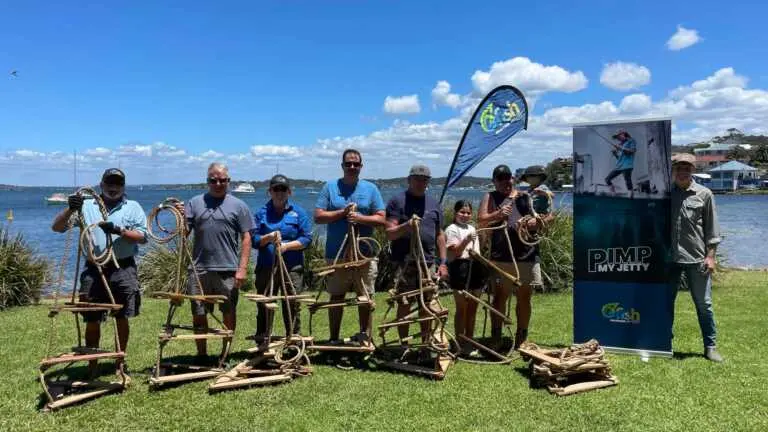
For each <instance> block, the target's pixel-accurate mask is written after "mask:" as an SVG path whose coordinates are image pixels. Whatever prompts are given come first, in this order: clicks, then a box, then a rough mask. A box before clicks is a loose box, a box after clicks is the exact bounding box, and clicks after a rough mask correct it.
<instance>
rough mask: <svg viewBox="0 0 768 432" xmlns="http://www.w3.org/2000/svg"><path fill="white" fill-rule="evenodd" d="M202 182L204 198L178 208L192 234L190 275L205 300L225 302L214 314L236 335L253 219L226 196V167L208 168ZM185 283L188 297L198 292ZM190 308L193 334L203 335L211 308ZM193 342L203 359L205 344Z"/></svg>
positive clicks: (240, 204) (199, 305)
mask: <svg viewBox="0 0 768 432" xmlns="http://www.w3.org/2000/svg"><path fill="white" fill-rule="evenodd" d="M206 181H207V183H208V192H206V193H204V194H200V195H197V196H194V197H192V198H191V199H190V200H189V201H188V202H187V203H185V204H184V205H183V206H181V207H180V210H182V211H184V215H185V217H186V219H187V226H188V227H189V229H190V230H192V231H194V233H195V237H194V242H193V247H192V259H193V263H192V264H191V268H190V272H192V271H195V272H197V274H198V276H199V278H200V283H201V284H202V285H203V290H204V291H205V294H206V295H224V296H226V297H227V299H226V301H224V302H223V303H220V304H219V309H220V310H221V313H222V315H223V317H224V320H223V322H224V325H225V326H226V327H227V328H228V329H229V330H232V331H235V326H236V325H237V314H236V312H237V300H238V297H239V289H240V286H241V285H242V284H243V282H244V281H245V278H246V276H247V269H248V260H249V259H250V256H251V233H250V231H251V228H253V217H252V216H251V211H250V210H249V209H248V206H247V205H246V204H245V203H244V202H243V201H242V200H240V199H239V198H237V197H235V196H234V195H232V194H230V193H227V188H228V186H229V181H230V178H229V170H228V168H227V166H226V165H224V164H221V163H217V162H214V163H212V164H211V165H210V166H209V167H208V177H207V179H206ZM238 249H239V250H238ZM188 281H189V286H188V288H187V291H188V292H189V293H195V292H197V286H196V283H197V278H195V277H193V276H192V275H190V277H189V278H188ZM191 304H192V324H193V325H194V326H195V328H196V329H201V330H204V329H207V328H208V317H207V315H206V314H207V313H208V312H210V311H212V307H211V305H210V304H203V302H200V301H192V302H191ZM195 342H196V343H197V355H198V357H206V356H207V346H206V341H205V339H198V340H196V341H195Z"/></svg>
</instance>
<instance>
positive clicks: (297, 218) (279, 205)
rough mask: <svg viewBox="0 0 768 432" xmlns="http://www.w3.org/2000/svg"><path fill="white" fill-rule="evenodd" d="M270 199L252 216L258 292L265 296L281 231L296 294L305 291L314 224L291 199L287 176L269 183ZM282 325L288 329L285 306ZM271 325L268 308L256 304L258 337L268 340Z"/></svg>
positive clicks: (296, 330) (296, 326)
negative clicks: (307, 253) (306, 251)
mask: <svg viewBox="0 0 768 432" xmlns="http://www.w3.org/2000/svg"><path fill="white" fill-rule="evenodd" d="M269 196H270V200H269V201H267V203H266V204H264V206H263V207H261V208H260V209H259V210H258V211H256V212H255V213H254V216H253V222H254V224H253V226H254V228H253V229H252V230H251V238H252V244H253V248H254V249H257V250H258V251H259V255H258V258H257V259H256V275H255V276H256V277H255V279H256V292H257V293H259V294H264V293H266V291H267V289H268V288H269V279H270V277H271V276H272V264H273V263H274V260H275V253H276V250H275V244H274V241H275V238H276V235H277V234H276V233H277V232H280V237H281V244H280V249H281V251H282V254H283V260H284V261H285V265H286V267H287V268H288V270H289V272H290V279H291V282H292V283H293V286H294V288H295V289H296V294H299V293H300V292H302V291H303V290H304V286H303V272H304V249H305V248H306V247H307V246H309V243H310V242H311V241H312V224H311V222H310V219H309V216H308V215H307V212H306V211H305V210H304V209H303V208H301V207H300V206H299V205H298V204H296V203H294V202H293V201H291V200H290V196H291V185H290V182H289V181H288V178H287V177H285V176H284V175H280V174H278V175H276V176H274V177H272V179H271V180H270V181H269ZM279 286H280V285H279V280H275V289H274V290H273V292H272V294H273V295H279V294H280V292H279V291H278V287H279ZM291 316H292V317H293V334H300V332H301V328H300V325H301V323H300V321H299V304H298V302H292V305H291ZM283 323H284V324H285V327H286V329H288V328H289V321H288V311H287V308H286V304H285V303H283ZM270 324H271V323H268V320H267V309H266V308H265V307H264V304H263V303H258V305H257V316H256V334H257V335H258V336H262V337H266V336H268V333H269V332H271V329H270V328H268V327H271V325H270Z"/></svg>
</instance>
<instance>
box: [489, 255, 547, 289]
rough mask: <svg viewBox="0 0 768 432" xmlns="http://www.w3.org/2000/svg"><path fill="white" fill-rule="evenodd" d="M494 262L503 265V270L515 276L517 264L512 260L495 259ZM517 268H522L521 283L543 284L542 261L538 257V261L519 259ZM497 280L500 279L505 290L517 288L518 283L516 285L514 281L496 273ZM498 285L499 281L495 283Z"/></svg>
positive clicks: (527, 284) (528, 284) (524, 284)
mask: <svg viewBox="0 0 768 432" xmlns="http://www.w3.org/2000/svg"><path fill="white" fill-rule="evenodd" d="M493 263H494V264H496V265H497V266H499V267H501V269H502V270H504V271H505V272H507V273H509V274H511V275H512V276H515V274H516V272H515V264H514V263H512V262H506V261H493ZM517 268H518V269H519V270H520V275H519V276H518V278H519V279H520V283H521V284H522V286H541V285H542V281H541V263H540V262H539V260H538V258H537V259H536V261H522V262H521V261H518V262H517ZM495 279H496V281H500V283H501V287H502V288H504V289H505V290H510V291H512V292H514V291H515V288H516V287H517V285H515V284H514V283H513V282H512V281H510V280H509V279H507V278H505V277H501V276H500V275H498V274H497V275H495ZM495 285H498V282H497V283H496V284H495Z"/></svg>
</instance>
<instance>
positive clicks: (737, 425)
mask: <svg viewBox="0 0 768 432" xmlns="http://www.w3.org/2000/svg"><path fill="white" fill-rule="evenodd" d="M765 281H766V273H764V272H730V273H728V274H726V275H724V276H723V278H722V279H721V280H720V281H719V282H718V284H717V286H716V288H715V293H714V297H715V313H716V317H717V319H718V324H719V330H720V335H721V336H720V348H721V351H722V353H723V354H724V355H725V357H726V362H725V363H724V364H720V365H718V364H713V363H710V362H708V361H706V360H704V359H703V358H702V357H701V356H700V353H701V341H700V335H699V330H698V326H697V323H696V318H695V312H694V310H693V305H692V302H691V300H690V296H689V295H688V293H680V296H679V297H678V302H677V316H676V320H675V335H676V337H675V340H674V347H675V351H676V352H678V353H679V357H678V358H675V359H656V358H654V359H651V360H650V361H649V362H647V363H645V362H642V361H641V360H640V359H639V358H638V357H635V356H629V355H610V356H609V359H610V361H611V364H612V365H613V367H614V370H615V373H616V375H617V376H618V377H619V379H620V380H621V383H620V384H619V385H618V386H617V387H612V388H608V389H602V390H597V391H593V392H589V393H584V394H579V395H573V396H567V397H564V398H559V397H556V396H554V395H550V394H549V393H547V392H546V391H545V390H532V389H529V387H528V381H527V379H526V377H525V376H524V375H523V373H522V372H523V370H524V368H523V366H524V365H523V363H522V361H520V360H518V361H516V362H515V363H513V365H511V366H478V365H470V364H466V363H458V364H456V365H455V366H453V367H452V368H450V369H449V371H448V374H447V377H446V379H445V380H444V381H430V380H426V379H423V378H418V377H413V376H407V375H403V374H399V373H393V372H386V371H375V370H366V371H361V370H352V371H344V370H341V369H337V368H334V367H332V366H322V365H320V366H316V367H315V373H314V375H313V376H311V377H306V378H299V379H297V380H295V381H294V382H291V383H287V384H283V385H278V386H272V387H264V388H251V389H247V390H239V391H231V392H225V393H220V394H216V395H208V394H207V385H208V382H197V383H191V384H186V385H182V386H179V387H175V388H169V389H167V390H161V391H158V392H149V391H148V387H147V384H146V379H147V376H146V375H145V374H144V370H146V369H147V368H149V367H150V366H151V365H152V362H153V359H154V356H155V349H156V335H157V332H158V330H159V327H160V324H161V323H162V322H163V320H164V314H165V311H166V307H167V303H165V302H161V301H157V300H149V299H145V301H144V305H143V311H142V315H141V316H140V317H137V318H135V319H134V320H132V338H131V345H130V346H129V354H128V363H129V366H130V368H131V370H132V371H133V385H132V387H131V388H130V389H129V390H128V391H127V392H125V393H123V394H121V395H112V396H107V397H103V398H101V399H97V400H94V401H91V402H88V403H86V404H84V405H80V406H76V407H71V408H67V409H65V410H63V411H60V412H56V413H47V414H46V413H41V412H38V410H37V407H38V397H39V396H40V393H41V391H40V387H39V384H38V383H37V381H36V366H37V363H38V361H39V360H40V358H41V357H42V356H43V353H44V350H45V343H46V337H47V334H48V327H49V321H48V319H47V318H46V315H47V309H46V308H45V307H44V306H30V307H24V308H14V309H10V310H7V311H4V312H0V328H2V329H3V331H2V334H1V335H0V372H2V373H1V374H0V430H4V431H11V430H13V431H16V430H107V429H109V430H121V431H131V430H189V431H192V430H318V431H332V430H348V431H353V430H380V431H384V430H403V431H413V430H461V431H464V430H483V431H485V430H504V431H509V430H540V431H551V430H563V431H574V430H593V431H596V430H610V431H630V430H679V431H703V430H755V431H758V430H768V361H766V358H767V357H768V337H766V336H768V326H766V325H765V312H766V310H768V296H766V295H765V289H766V285H765ZM382 300H383V297H379V301H378V309H377V311H376V318H377V321H380V320H381V318H382V315H383V312H384V310H385V302H383V301H382ZM445 303H446V304H448V305H449V306H451V302H449V301H447V300H446V302H445ZM254 311H255V307H254V305H253V304H251V303H250V302H248V301H243V302H241V304H240V307H239V318H240V321H239V327H238V330H237V341H236V344H235V349H234V351H235V352H238V351H241V350H243V349H244V348H246V347H248V346H249V344H248V343H247V342H246V341H244V340H243V337H244V336H245V335H246V334H248V333H249V332H250V331H251V330H252V329H253V327H254V318H253V317H254V314H255V312H254ZM185 312H186V308H185ZM571 312H572V311H571V296H570V295H569V294H547V295H537V296H536V297H535V298H534V316H533V322H532V325H531V335H530V336H531V339H532V340H533V341H534V342H537V343H539V344H540V345H554V344H562V343H567V342H569V341H570V338H571V328H572V327H571V323H572V317H571ZM186 313H188V312H186ZM355 321H356V313H355V312H354V311H351V310H350V311H348V312H347V315H345V322H346V324H347V327H348V330H349V331H350V332H351V331H352V329H353V327H354V322H355ZM59 322H60V327H59V333H58V335H59V337H58V342H59V344H58V347H59V349H64V348H65V347H67V346H68V345H67V344H68V343H70V344H71V342H70V341H71V336H72V334H73V332H74V330H73V326H72V318H71V317H66V316H65V317H64V319H61V320H60V321H59ZM305 322H306V321H305ZM324 322H325V318H324V316H322V315H319V319H318V326H319V325H320V324H321V323H324ZM105 336H106V335H105ZM184 343H186V342H177V344H184ZM178 346H179V347H186V348H187V349H188V350H189V351H187V352H191V350H192V348H193V346H192V343H191V342H190V343H188V345H178ZM179 352H181V351H179Z"/></svg>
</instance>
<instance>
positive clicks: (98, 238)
mask: <svg viewBox="0 0 768 432" xmlns="http://www.w3.org/2000/svg"><path fill="white" fill-rule="evenodd" d="M100 186H101V199H102V200H103V201H104V205H105V206H106V208H107V211H108V217H107V220H106V221H104V220H103V216H102V214H101V210H100V209H99V205H98V203H97V202H96V200H94V199H84V198H83V196H82V195H78V194H75V195H70V196H69V199H68V207H67V208H66V209H64V211H62V212H61V213H59V214H58V215H56V219H54V221H53V226H52V228H53V230H54V231H56V232H65V231H66V230H67V228H68V226H67V221H68V220H69V218H70V217H71V216H72V214H73V213H75V212H78V211H80V212H82V214H83V219H84V221H85V224H86V225H92V224H95V223H98V224H99V227H100V228H101V230H102V231H103V232H99V231H98V230H96V231H91V234H92V239H93V247H94V250H93V252H94V254H95V255H100V254H102V253H103V252H104V251H105V249H106V247H107V237H106V236H108V235H109V236H112V252H113V253H114V254H115V258H117V264H118V266H119V267H115V266H114V264H113V263H109V264H107V265H106V266H104V267H103V268H102V271H103V272H104V276H105V277H106V279H107V283H108V284H109V289H110V290H111V291H112V296H113V297H114V299H115V303H117V304H120V305H122V308H121V309H120V310H118V311H117V312H116V313H115V320H116V324H117V335H118V341H119V343H120V349H121V350H122V351H123V352H126V349H127V346H128V335H129V333H130V331H129V326H128V318H131V317H134V316H137V315H138V314H139V308H140V306H141V295H140V293H139V281H138V278H137V277H136V260H135V257H136V255H138V253H139V247H138V244H139V243H146V241H147V238H146V235H147V217H146V215H145V214H144V210H143V209H142V208H141V205H140V204H139V203H138V202H136V201H132V200H128V199H126V198H125V173H123V171H121V170H119V169H117V168H110V169H108V170H106V171H104V175H102V177H101V185H100ZM80 299H81V301H85V302H94V303H111V300H110V298H109V295H108V293H107V291H106V289H105V287H104V284H103V282H102V280H101V276H100V275H99V269H98V268H97V267H96V265H95V264H94V263H92V262H86V264H85V269H84V270H83V272H82V273H81V274H80ZM105 316H106V314H105V313H104V312H85V313H83V319H84V320H85V322H86V325H85V344H86V346H88V347H90V348H98V347H99V339H100V338H101V325H100V322H101V321H102V320H103V319H104V318H105ZM122 362H123V360H122V359H118V360H117V362H116V364H117V370H118V371H120V370H121V363H122ZM96 368H97V364H96V361H92V362H91V363H90V364H89V370H90V371H91V373H92V374H93V373H95V372H96Z"/></svg>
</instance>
